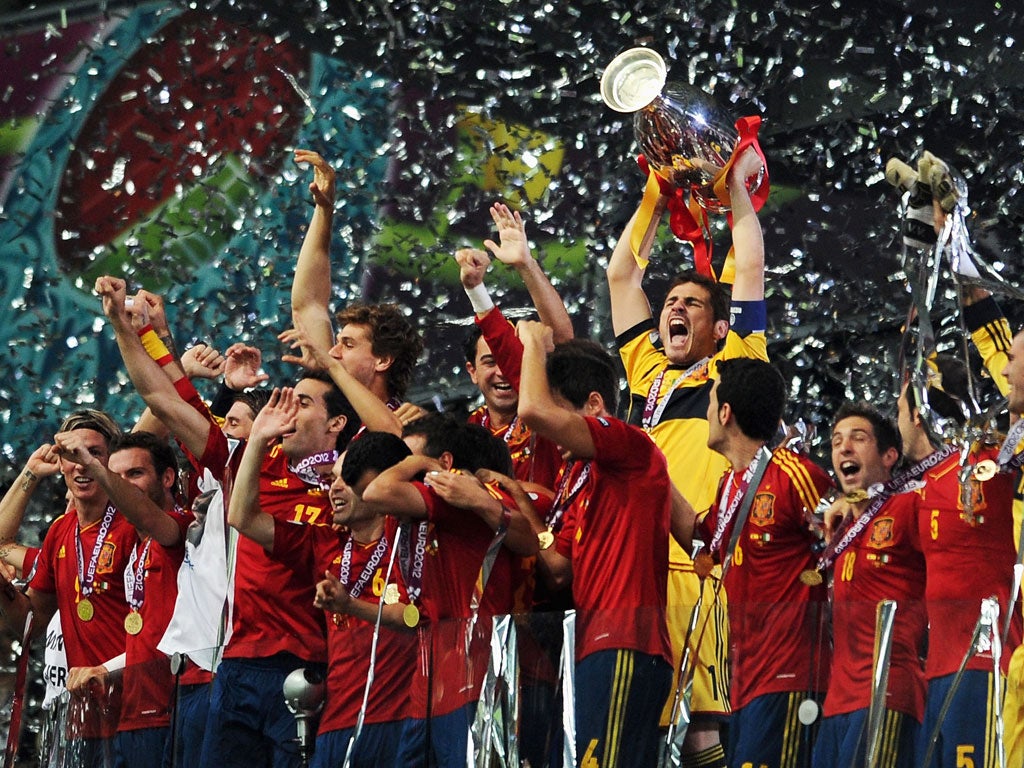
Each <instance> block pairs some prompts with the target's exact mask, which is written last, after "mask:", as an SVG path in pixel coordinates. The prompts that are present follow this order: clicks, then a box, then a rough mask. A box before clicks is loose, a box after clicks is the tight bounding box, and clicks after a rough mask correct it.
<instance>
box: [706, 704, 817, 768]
mask: <svg viewBox="0 0 1024 768" xmlns="http://www.w3.org/2000/svg"><path fill="white" fill-rule="evenodd" d="M815 696H816V697H817V696H818V694H815ZM808 698H810V697H809V696H808V695H807V693H806V692H805V691H793V692H790V693H768V694H765V695H764V696H758V697H757V698H755V699H751V701H750V702H749V703H748V704H747V705H746V706H744V707H742V708H741V709H734V710H733V713H732V718H731V719H730V721H729V743H728V745H727V747H726V751H725V756H726V762H727V763H728V764H729V766H730V767H731V768H807V767H808V766H809V765H810V764H811V746H812V745H813V744H814V737H815V734H817V731H818V724H819V723H820V722H821V715H820V707H819V715H818V717H817V718H816V719H815V721H814V722H813V723H811V724H810V725H803V724H801V722H800V720H799V718H798V717H797V710H798V709H799V708H800V704H801V702H803V701H805V700H806V699H808ZM814 700H815V701H816V702H819V704H820V700H819V699H818V698H815V699H814Z"/></svg>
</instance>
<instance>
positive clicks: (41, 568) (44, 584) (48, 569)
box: [29, 519, 74, 594]
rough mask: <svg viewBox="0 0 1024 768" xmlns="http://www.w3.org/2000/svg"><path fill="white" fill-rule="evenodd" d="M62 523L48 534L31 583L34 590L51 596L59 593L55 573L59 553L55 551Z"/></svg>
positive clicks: (58, 522)
mask: <svg viewBox="0 0 1024 768" xmlns="http://www.w3.org/2000/svg"><path fill="white" fill-rule="evenodd" d="M62 522H63V520H62V519H58V520H57V521H56V522H55V523H54V524H53V525H51V526H50V530H49V531H47V533H46V538H45V539H44V540H43V546H42V549H40V550H39V554H38V556H37V557H36V572H35V574H34V575H33V576H32V581H31V582H30V583H29V586H30V587H32V589H35V590H38V591H40V592H49V593H51V594H53V593H54V592H56V591H57V581H56V578H55V577H54V572H53V568H54V564H55V563H56V554H57V553H56V552H55V551H54V550H55V548H56V546H57V544H56V541H57V539H58V538H59V536H60V533H59V532H60V529H61V528H62V527H63V526H62ZM71 557H74V555H73V554H71Z"/></svg>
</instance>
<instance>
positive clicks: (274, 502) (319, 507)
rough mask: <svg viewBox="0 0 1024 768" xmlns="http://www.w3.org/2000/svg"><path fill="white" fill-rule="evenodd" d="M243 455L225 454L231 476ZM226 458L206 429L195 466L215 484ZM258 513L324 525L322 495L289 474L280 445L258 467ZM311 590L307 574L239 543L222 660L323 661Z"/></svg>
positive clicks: (219, 438) (223, 441)
mask: <svg viewBox="0 0 1024 768" xmlns="http://www.w3.org/2000/svg"><path fill="white" fill-rule="evenodd" d="M243 453H244V448H243V446H239V447H238V448H236V449H235V451H234V452H233V453H231V454H230V456H231V464H232V467H231V472H230V474H231V475H232V476H233V475H234V470H235V467H237V463H238V462H239V461H240V460H241V457H242V454H243ZM228 456H229V452H228V442H227V438H226V437H225V436H224V434H223V433H222V432H221V431H220V430H217V429H211V430H210V439H209V441H208V442H207V446H206V450H205V451H204V452H203V456H202V459H201V460H200V463H201V465H202V466H204V467H207V468H209V469H210V470H211V471H213V472H214V475H215V476H217V477H218V479H220V478H221V477H223V476H224V474H225V467H224V462H226V461H228ZM218 462H220V466H219V469H218V468H217V466H216V465H217V463H218ZM260 507H261V508H262V509H263V511H264V512H266V513H267V514H269V515H272V516H273V517H275V518H276V519H278V520H284V521H291V522H295V523H308V524H311V525H317V524H325V523H328V522H330V512H329V508H330V502H329V501H328V499H327V492H326V491H325V490H323V489H321V488H320V487H319V486H316V487H314V486H312V485H309V484H307V483H306V482H305V481H304V480H303V479H302V478H300V477H299V476H298V475H296V474H295V473H294V472H292V471H291V470H290V469H289V468H288V459H287V457H286V456H285V455H284V451H283V449H282V448H281V446H280V445H275V446H274V447H273V448H272V449H271V450H270V452H269V453H268V454H267V456H266V457H265V458H264V460H263V465H262V466H261V467H260ZM315 586H316V582H314V581H311V579H310V574H309V572H308V571H304V572H302V573H297V572H296V571H294V570H292V569H291V568H288V567H287V566H285V565H284V564H282V563H280V562H279V561H277V560H274V559H273V558H271V557H270V556H269V555H268V554H267V553H266V552H265V551H264V549H263V547H261V546H260V545H259V544H256V543H255V542H254V541H251V540H250V539H247V538H245V537H244V536H241V537H239V539H238V549H237V552H236V555H235V604H234V617H233V621H232V634H231V639H230V640H229V641H228V646H227V648H226V649H225V651H224V657H225V658H236V659H237V658H267V657H270V656H274V655H276V654H278V653H290V654H292V655H294V656H297V657H298V658H300V659H302V660H304V661H316V662H323V661H326V658H327V643H326V641H325V639H324V637H325V632H326V628H325V627H324V621H323V611H321V610H319V609H317V608H315V607H314V606H313V601H312V599H311V597H310V596H311V595H312V594H313V593H314V590H315Z"/></svg>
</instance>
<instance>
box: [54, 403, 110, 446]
mask: <svg viewBox="0 0 1024 768" xmlns="http://www.w3.org/2000/svg"><path fill="white" fill-rule="evenodd" d="M75 429H91V430H92V431H93V432H99V433H100V434H101V435H103V437H105V438H106V440H107V446H108V447H109V446H110V443H111V441H112V440H113V439H114V438H116V437H117V436H118V435H120V434H121V427H119V426H118V425H117V422H115V421H114V420H113V419H112V418H111V417H110V414H108V413H105V412H103V411H97V410H95V409H94V408H82V409H80V410H77V411H75V412H74V413H72V414H71V415H69V416H68V417H67V418H66V419H64V421H63V422H61V425H60V429H58V430H57V432H58V433H59V432H71V431H72V430H75Z"/></svg>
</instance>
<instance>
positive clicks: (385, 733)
mask: <svg viewBox="0 0 1024 768" xmlns="http://www.w3.org/2000/svg"><path fill="white" fill-rule="evenodd" d="M403 724H404V722H403V721H402V720H395V721H394V722H390V723H372V724H371V723H364V724H363V730H362V733H360V734H359V741H358V742H357V743H356V745H355V747H356V748H355V750H353V752H352V760H351V762H350V763H349V764H350V765H351V766H352V768H380V766H389V765H394V763H395V757H396V756H397V754H398V742H399V740H400V739H401V736H402V725H403ZM354 731H355V728H340V729H338V730H336V731H327V732H326V733H321V734H319V735H318V736H317V737H316V752H314V753H313V759H312V760H310V761H309V768H336V767H337V766H339V765H344V764H345V757H346V756H347V755H348V743H349V740H350V739H351V738H352V733H353V732H354Z"/></svg>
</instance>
